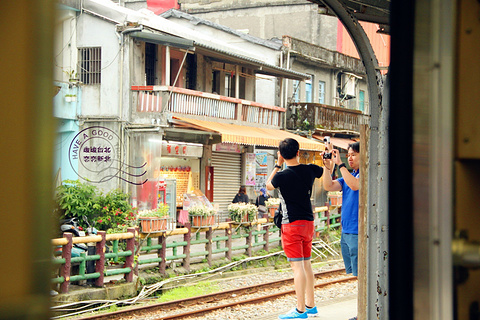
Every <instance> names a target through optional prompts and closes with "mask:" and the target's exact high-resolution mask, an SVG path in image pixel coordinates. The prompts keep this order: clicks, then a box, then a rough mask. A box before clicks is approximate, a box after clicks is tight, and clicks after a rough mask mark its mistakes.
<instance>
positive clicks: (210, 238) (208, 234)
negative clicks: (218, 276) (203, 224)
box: [205, 227, 213, 267]
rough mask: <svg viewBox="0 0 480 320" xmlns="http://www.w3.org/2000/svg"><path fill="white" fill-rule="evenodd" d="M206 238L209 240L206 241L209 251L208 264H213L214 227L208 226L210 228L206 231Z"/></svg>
mask: <svg viewBox="0 0 480 320" xmlns="http://www.w3.org/2000/svg"><path fill="white" fill-rule="evenodd" d="M205 239H207V240H208V242H207V243H205V251H207V252H208V253H207V263H208V266H209V267H211V266H212V250H213V229H212V227H208V230H207V231H206V232H205Z"/></svg>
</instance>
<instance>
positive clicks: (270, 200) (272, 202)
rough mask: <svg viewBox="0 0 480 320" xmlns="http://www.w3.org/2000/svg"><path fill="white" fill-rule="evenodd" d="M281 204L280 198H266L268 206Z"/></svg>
mask: <svg viewBox="0 0 480 320" xmlns="http://www.w3.org/2000/svg"><path fill="white" fill-rule="evenodd" d="M279 204H280V199H279V198H268V199H267V200H265V206H267V207H273V206H278V205H279Z"/></svg>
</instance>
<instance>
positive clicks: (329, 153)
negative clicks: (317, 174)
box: [323, 137, 332, 159]
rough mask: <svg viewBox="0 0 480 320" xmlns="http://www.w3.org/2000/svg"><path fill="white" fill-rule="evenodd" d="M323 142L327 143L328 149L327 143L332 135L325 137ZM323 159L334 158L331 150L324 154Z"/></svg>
mask: <svg viewBox="0 0 480 320" xmlns="http://www.w3.org/2000/svg"><path fill="white" fill-rule="evenodd" d="M323 142H324V143H325V150H327V144H329V143H330V137H325V138H323ZM323 159H332V153H331V152H325V153H324V154H323Z"/></svg>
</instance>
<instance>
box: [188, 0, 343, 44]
mask: <svg viewBox="0 0 480 320" xmlns="http://www.w3.org/2000/svg"><path fill="white" fill-rule="evenodd" d="M179 2H180V8H181V10H182V11H185V12H188V13H190V14H193V15H195V16H198V17H201V18H204V19H206V20H210V21H213V22H215V23H218V24H222V25H225V26H229V27H230V28H233V29H237V30H248V32H249V34H251V35H253V36H256V37H260V38H263V39H271V38H274V37H275V38H278V39H281V38H282V36H283V35H289V36H292V37H295V38H298V39H301V40H304V41H307V42H311V43H313V44H316V45H320V46H322V47H325V48H328V49H331V50H335V49H336V45H337V18H336V17H331V16H326V15H320V14H318V12H317V8H318V7H317V5H315V4H311V3H308V2H305V1H295V0H294V1H274V2H272V1H266V0H258V1H253V0H252V1H235V0H220V1H211V0H206V1H205V0H202V1H199V0H181V1H179Z"/></svg>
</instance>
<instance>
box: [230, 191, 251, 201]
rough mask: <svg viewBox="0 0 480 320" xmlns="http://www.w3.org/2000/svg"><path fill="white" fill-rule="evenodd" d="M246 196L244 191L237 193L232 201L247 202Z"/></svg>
mask: <svg viewBox="0 0 480 320" xmlns="http://www.w3.org/2000/svg"><path fill="white" fill-rule="evenodd" d="M248 200H249V199H248V196H247V195H246V194H245V193H237V194H236V195H235V198H233V200H232V203H237V202H244V203H248Z"/></svg>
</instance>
